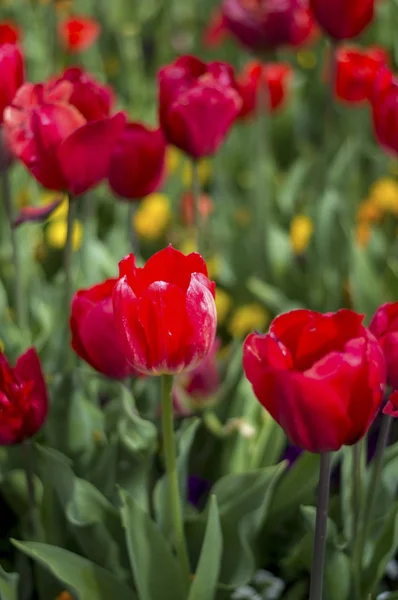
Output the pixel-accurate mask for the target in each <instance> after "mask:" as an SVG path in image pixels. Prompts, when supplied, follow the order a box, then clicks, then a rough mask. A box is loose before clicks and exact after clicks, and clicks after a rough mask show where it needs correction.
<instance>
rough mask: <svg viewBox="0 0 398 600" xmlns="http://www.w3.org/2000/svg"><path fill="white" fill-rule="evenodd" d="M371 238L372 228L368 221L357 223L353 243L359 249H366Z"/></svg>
mask: <svg viewBox="0 0 398 600" xmlns="http://www.w3.org/2000/svg"><path fill="white" fill-rule="evenodd" d="M371 237H372V227H371V225H370V224H369V222H368V221H362V222H361V223H358V225H357V228H356V235H355V241H356V243H357V245H358V246H360V247H361V248H366V246H367V245H368V244H369V242H370V238H371Z"/></svg>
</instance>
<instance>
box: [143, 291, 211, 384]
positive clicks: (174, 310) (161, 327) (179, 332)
mask: <svg viewBox="0 0 398 600" xmlns="http://www.w3.org/2000/svg"><path fill="white" fill-rule="evenodd" d="M138 318H139V322H140V324H141V326H142V328H143V330H144V331H145V335H146V338H147V340H148V347H149V352H150V365H151V367H152V371H153V372H154V373H156V374H157V375H160V374H162V373H179V372H180V371H182V370H183V369H184V367H185V366H186V365H187V363H189V361H190V360H191V359H192V356H193V354H194V348H192V349H191V347H188V348H187V342H188V340H191V337H192V327H191V324H190V322H189V320H188V319H187V310H186V294H185V293H184V291H183V290H182V289H181V288H179V287H177V286H176V285H173V284H170V283H165V282H162V281H157V282H155V283H152V284H151V285H150V286H149V287H148V288H147V289H146V290H145V292H144V293H143V294H142V295H141V296H140V298H139V299H138ZM212 341H213V340H212ZM196 364H197V363H195V365H196ZM195 365H194V366H195Z"/></svg>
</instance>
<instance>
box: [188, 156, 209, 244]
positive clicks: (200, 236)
mask: <svg viewBox="0 0 398 600" xmlns="http://www.w3.org/2000/svg"><path fill="white" fill-rule="evenodd" d="M200 196H201V189H200V178H199V163H198V161H197V160H195V159H193V160H192V199H193V206H194V215H195V230H196V248H197V251H198V252H199V254H202V256H204V255H205V251H206V250H207V248H206V245H205V242H206V240H205V239H204V238H205V231H204V222H203V219H202V215H201V214H200Z"/></svg>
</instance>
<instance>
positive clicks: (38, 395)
mask: <svg viewBox="0 0 398 600" xmlns="http://www.w3.org/2000/svg"><path fill="white" fill-rule="evenodd" d="M14 372H15V374H16V376H17V378H18V379H19V380H20V381H21V382H29V383H31V384H32V389H31V392H30V398H29V404H30V407H29V413H28V414H27V415H26V418H25V420H24V434H25V436H26V437H30V436H32V435H34V434H35V433H36V432H37V430H38V429H40V427H41V426H42V424H43V423H44V420H45V418H46V415H47V411H48V396H47V388H46V384H45V381H44V376H43V372H42V369H41V364H40V360H39V357H38V355H37V352H36V350H35V348H30V349H29V350H27V351H26V352H25V353H24V354H22V355H21V356H20V357H19V359H18V361H17V364H16V365H15V369H14Z"/></svg>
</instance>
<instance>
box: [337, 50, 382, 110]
mask: <svg viewBox="0 0 398 600" xmlns="http://www.w3.org/2000/svg"><path fill="white" fill-rule="evenodd" d="M387 61H388V55H387V52H386V51H385V50H384V49H383V48H377V47H376V46H373V47H371V48H367V49H364V50H361V49H359V48H352V47H351V48H344V47H340V48H339V49H338V50H337V52H336V84H335V85H336V88H335V92H336V96H337V98H339V99H340V100H344V101H345V102H349V103H350V104H358V103H361V102H364V101H365V100H369V99H370V97H371V95H372V91H373V86H374V82H375V78H376V75H377V73H378V71H379V69H380V67H382V66H383V65H384V64H385V63H386V62H387Z"/></svg>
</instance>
